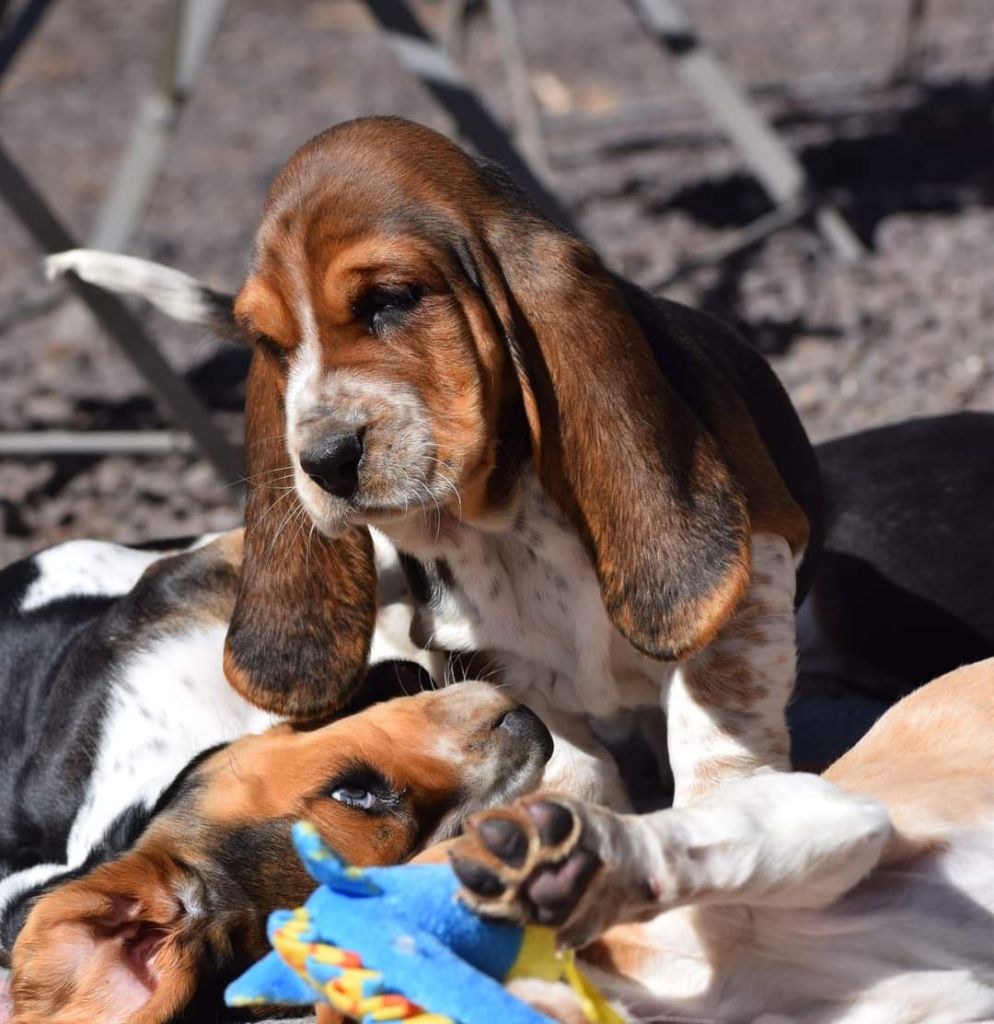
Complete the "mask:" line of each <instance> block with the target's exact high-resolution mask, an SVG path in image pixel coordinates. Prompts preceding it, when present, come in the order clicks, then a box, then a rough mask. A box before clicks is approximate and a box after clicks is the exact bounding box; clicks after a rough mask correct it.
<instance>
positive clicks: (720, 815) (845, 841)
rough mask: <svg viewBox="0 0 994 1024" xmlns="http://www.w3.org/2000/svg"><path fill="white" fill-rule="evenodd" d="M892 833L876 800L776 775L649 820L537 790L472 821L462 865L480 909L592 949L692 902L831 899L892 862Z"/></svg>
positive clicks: (810, 904) (817, 902)
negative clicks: (885, 858) (884, 860)
mask: <svg viewBox="0 0 994 1024" xmlns="http://www.w3.org/2000/svg"><path fill="white" fill-rule="evenodd" d="M891 833H892V827H891V822H890V817H889V815H888V812H887V809H886V808H885V807H884V806H883V804H881V803H879V802H878V801H876V800H873V799H871V798H869V797H863V796H857V795H853V794H850V793H847V792H845V791H843V790H841V789H839V788H837V787H836V786H835V785H833V784H832V783H830V782H827V781H825V780H824V779H821V778H819V777H817V776H814V775H801V774H787V773H783V774H781V773H773V772H763V773H760V774H758V775H753V776H751V777H749V778H746V779H738V780H735V781H733V782H730V783H728V784H726V785H725V786H722V787H721V788H720V789H719V790H718V791H717V792H715V793H714V794H712V795H711V796H709V797H705V798H704V799H702V800H700V801H698V802H696V803H695V804H693V805H691V806H689V807H682V808H674V809H670V810H665V811H658V812H656V813H655V814H648V815H643V816H637V815H623V814H616V813H615V812H613V811H609V810H606V809H605V808H602V807H596V806H594V805H591V804H583V803H580V802H579V801H574V800H571V799H568V798H565V797H560V796H558V795H555V794H548V795H546V794H538V795H532V796H529V797H525V798H523V799H521V800H519V801H517V802H516V803H515V804H513V805H512V806H510V807H507V808H500V809H497V810H493V811H485V812H483V813H482V814H479V815H476V816H475V817H474V818H472V819H470V821H469V823H468V825H467V828H466V832H465V834H464V836H463V837H462V838H461V839H460V840H458V841H457V842H456V843H455V844H454V846H453V848H452V851H451V859H452V864H453V867H454V869H455V872H456V874H457V875H458V876H459V879H460V881H461V882H462V883H463V887H464V888H463V891H462V895H463V898H464V899H465V900H466V902H467V903H468V904H469V905H470V906H471V907H473V908H474V909H475V910H477V911H478V912H479V913H481V914H482V915H484V916H487V917H493V918H498V919H504V920H510V921H515V922H517V923H536V924H544V925H547V926H549V927H552V928H555V929H556V930H557V932H558V934H559V940H560V942H561V943H562V944H563V945H566V946H572V947H580V946H584V945H586V944H587V943H588V942H590V941H592V940H593V939H594V938H596V937H597V936H598V935H600V934H601V933H603V932H604V931H606V930H607V929H608V928H610V927H611V926H613V925H615V924H622V923H624V922H629V921H646V920H649V919H651V918H653V917H656V916H657V915H658V914H661V913H663V912H665V911H667V910H671V909H673V908H674V907H678V906H686V905H690V904H700V905H707V904H712V905H713V904H729V905H742V906H755V907H794V908H812V909H813V908H817V907H823V906H827V905H828V904H830V903H831V902H833V901H834V900H835V899H837V898H838V897H839V896H840V895H841V894H842V893H844V892H846V891H847V890H849V889H850V888H852V887H853V886H854V885H855V884H856V883H857V882H858V881H859V880H860V879H862V878H863V877H864V876H865V875H866V874H867V873H868V872H869V871H870V870H871V869H872V868H873V867H874V866H875V865H876V864H877V863H878V861H879V859H880V856H881V853H882V852H883V850H884V847H885V846H886V844H887V842H888V840H889V839H890V836H891Z"/></svg>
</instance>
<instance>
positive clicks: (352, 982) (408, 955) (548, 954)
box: [225, 822, 621, 1024]
mask: <svg viewBox="0 0 994 1024" xmlns="http://www.w3.org/2000/svg"><path fill="white" fill-rule="evenodd" d="M293 839H294V845H295V846H296V847H297V852H298V853H299V854H300V857H301V859H302V860H303V862H304V865H305V867H306V868H307V870H308V871H309V872H310V874H311V876H312V877H313V878H314V880H315V881H316V882H317V883H318V889H317V890H316V891H315V892H314V893H313V895H312V896H311V897H310V899H308V901H307V903H306V904H305V905H304V906H303V907H299V908H298V909H297V910H293V911H283V910H281V911H277V912H276V913H274V914H273V915H272V916H271V917H270V919H269V940H270V942H271V943H272V945H273V947H274V951H273V952H272V953H270V954H269V955H268V956H267V957H265V958H264V959H263V960H260V961H259V963H257V964H256V965H255V966H254V967H252V968H250V969H249V970H248V971H247V972H246V973H245V974H243V975H242V977H241V978H239V979H238V980H237V981H235V982H233V983H232V984H231V985H229V986H228V990H227V992H226V993H225V1000H226V1001H227V1003H228V1005H229V1006H247V1005H253V1004H262V1003H279V1004H284V1005H287V1004H288V1005H293V1006H299V1005H310V1004H313V1003H315V1002H321V1001H324V1002H327V1003H329V1004H330V1005H331V1006H332V1007H333V1008H334V1009H335V1010H337V1011H338V1012H339V1013H341V1014H344V1015H345V1016H347V1017H352V1018H355V1019H357V1020H361V1021H363V1022H367V1021H387V1020H391V1021H393V1020H404V1021H408V1022H409V1024H494V1022H495V1021H500V1022H501V1024H549V1021H548V1018H547V1017H545V1016H543V1015H542V1014H540V1013H538V1012H537V1011H535V1010H533V1009H531V1008H530V1007H528V1006H526V1005H525V1004H524V1003H522V1002H521V1001H520V1000H518V999H515V998H514V996H512V995H511V994H510V993H508V992H507V991H506V990H505V989H504V988H503V986H502V984H501V983H502V982H505V981H510V980H511V979H514V978H524V977H528V978H541V979H543V980H547V981H565V982H567V983H568V984H570V985H572V986H573V988H574V989H575V990H576V991H577V993H578V994H579V996H580V999H581V1001H582V1003H583V1007H584V1011H585V1013H586V1015H587V1017H588V1019H589V1020H590V1021H591V1024H621V1018H620V1017H619V1016H618V1014H617V1013H616V1012H615V1011H614V1010H613V1009H611V1007H610V1006H609V1005H608V1004H607V1003H606V1002H605V1000H604V998H603V997H602V996H601V995H600V993H598V992H597V990H596V989H595V988H594V987H593V986H592V985H591V984H590V983H589V982H588V981H587V980H586V979H585V978H584V977H583V976H582V975H581V974H580V972H579V969H578V968H577V967H576V964H575V963H574V961H573V959H572V954H559V953H557V952H556V950H555V946H554V942H553V935H552V932H551V931H549V930H548V929H547V928H539V927H527V928H519V927H516V926H514V925H509V924H503V923H500V924H498V923H493V922H489V921H484V920H483V919H481V918H479V917H476V916H475V915H474V914H473V913H472V912H471V911H470V910H468V909H467V908H466V907H465V906H463V905H462V904H461V903H460V902H458V901H457V899H456V893H457V891H458V889H459V882H458V880H457V879H456V877H455V875H454V874H453V872H452V871H451V870H450V869H449V868H448V867H447V866H445V865H435V864H431V865H428V864H425V865H407V866H404V867H395V868H366V869H360V868H354V867H349V866H348V865H346V864H344V863H343V862H342V861H340V860H339V859H338V858H337V857H336V856H335V855H334V854H333V853H332V852H331V851H330V850H329V849H328V847H327V846H325V845H324V843H323V842H322V841H321V839H320V837H319V836H318V834H317V831H316V830H315V829H314V827H313V826H312V825H310V824H308V823H306V822H300V823H298V824H297V825H295V826H294V829H293Z"/></svg>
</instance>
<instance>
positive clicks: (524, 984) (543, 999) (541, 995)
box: [507, 978, 590, 1024]
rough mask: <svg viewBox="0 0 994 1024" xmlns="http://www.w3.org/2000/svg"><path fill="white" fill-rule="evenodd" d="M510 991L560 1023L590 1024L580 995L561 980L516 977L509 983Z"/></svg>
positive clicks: (508, 988) (534, 1008)
mask: <svg viewBox="0 0 994 1024" xmlns="http://www.w3.org/2000/svg"><path fill="white" fill-rule="evenodd" d="M507 990H508V992H510V993H511V995H513V996H517V997H518V999H520V1000H521V1001H522V1002H523V1003H527V1004H528V1005H529V1006H530V1007H531V1008H532V1009H533V1010H538V1012H539V1013H544V1014H545V1016H546V1017H549V1018H550V1019H551V1020H554V1021H557V1022H558V1024H589V1022H590V1018H589V1017H588V1016H587V1014H586V1013H585V1012H584V1009H583V1004H582V1003H581V1002H580V997H579V996H578V995H577V994H576V993H575V992H574V991H573V989H571V988H570V987H569V985H566V984H564V983H563V982H561V981H540V980H539V979H538V978H516V979H515V980H514V981H511V982H509V983H508V985H507Z"/></svg>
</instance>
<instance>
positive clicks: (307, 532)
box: [224, 348, 376, 720]
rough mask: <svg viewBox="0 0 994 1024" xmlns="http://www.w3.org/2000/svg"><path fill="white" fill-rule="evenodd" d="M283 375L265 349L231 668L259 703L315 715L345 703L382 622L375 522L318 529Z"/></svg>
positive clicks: (248, 422)
mask: <svg viewBox="0 0 994 1024" xmlns="http://www.w3.org/2000/svg"><path fill="white" fill-rule="evenodd" d="M283 378H284V375H283V372H282V370H281V368H280V365H279V357H278V356H277V355H275V354H273V353H270V352H268V351H266V350H265V349H262V348H260V349H258V350H257V351H256V353H255V355H254V356H253V357H252V365H251V368H250V370H249V377H248V383H247V385H246V392H245V449H246V450H245V458H246V464H247V475H248V496H247V499H246V505H245V540H244V545H245V546H244V562H243V567H242V578H241V584H240V587H239V591H238V598H237V600H236V602H235V610H234V614H233V615H232V618H231V624H230V626H229V627H228V637H227V641H226V644H225V651H224V671H225V675H227V677H228V680H229V681H230V682H231V684H232V686H234V687H235V689H236V690H238V692H239V693H241V694H242V695H243V696H244V697H245V698H246V699H248V700H250V701H251V702H252V703H253V704H256V705H258V706H259V707H262V708H266V709H267V710H270V711H274V712H276V713H277V714H280V715H282V716H284V717H287V718H292V719H297V720H306V719H312V718H319V717H323V716H325V715H328V714H330V713H332V712H334V711H336V710H337V709H338V708H340V707H341V706H342V705H343V704H344V703H345V702H346V701H347V700H348V698H349V697H350V695H351V694H352V692H353V691H354V690H355V688H356V686H357V685H358V684H359V682H360V680H361V678H362V672H363V669H364V667H365V664H366V657H367V655H368V653H369V645H370V642H371V640H372V636H373V627H374V625H375V622H376V568H375V564H374V560H373V545H372V539H371V538H370V536H369V531H368V530H366V529H360V528H352V529H350V530H348V531H347V532H346V533H344V534H343V535H342V536H341V537H337V538H334V539H330V538H328V537H325V536H324V535H322V534H321V533H319V532H318V531H317V530H316V529H312V528H311V520H310V518H309V517H308V515H307V513H306V511H305V509H304V508H303V507H302V506H301V504H300V500H299V498H298V497H297V494H296V492H295V490H294V488H293V474H292V471H291V465H290V458H289V455H288V454H287V451H286V442H285V435H286V423H285V417H284V409H283V388H284V379H283Z"/></svg>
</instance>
